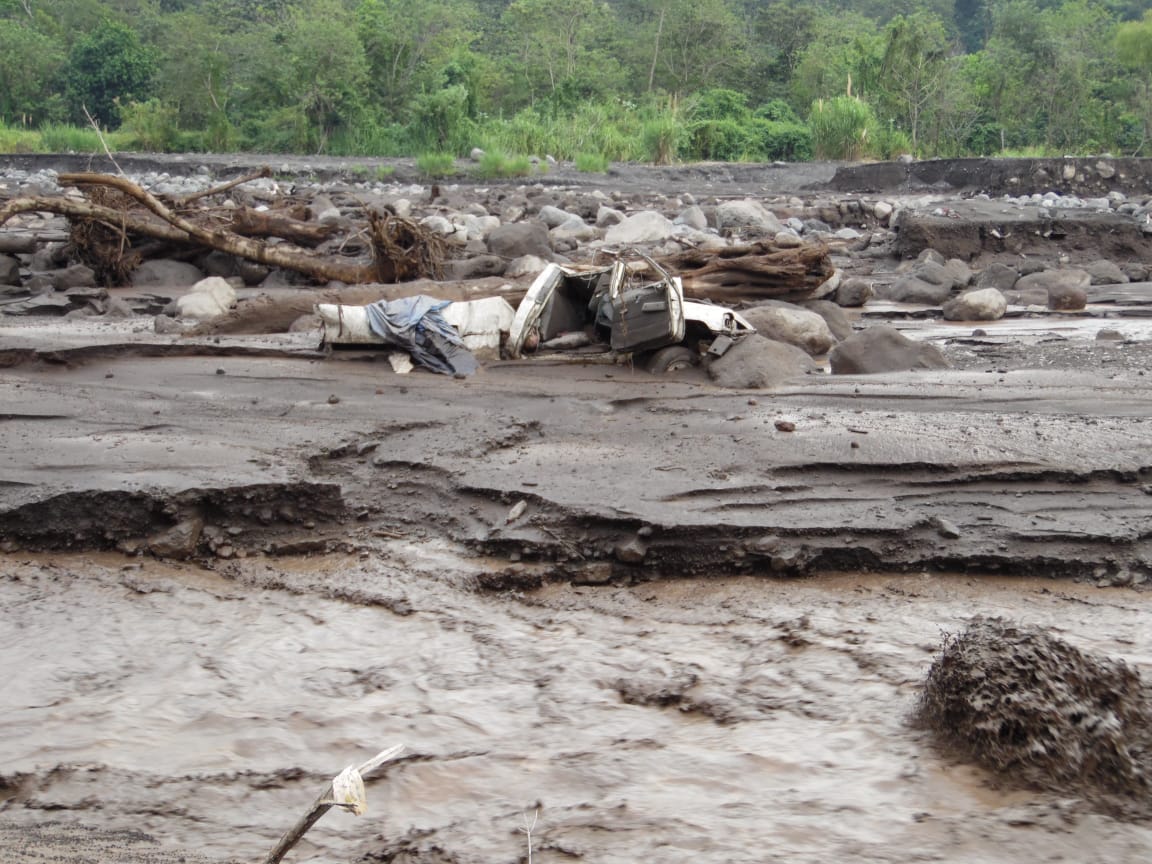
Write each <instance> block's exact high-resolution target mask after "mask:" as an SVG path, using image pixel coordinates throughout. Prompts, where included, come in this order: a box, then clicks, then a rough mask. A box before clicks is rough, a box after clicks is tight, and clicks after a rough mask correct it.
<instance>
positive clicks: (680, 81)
mask: <svg viewBox="0 0 1152 864" xmlns="http://www.w3.org/2000/svg"><path fill="white" fill-rule="evenodd" d="M653 2H654V11H655V12H656V15H655V30H654V32H653V33H652V34H651V36H650V37H649V38H648V39H646V40H643V41H644V44H645V45H646V46H650V47H651V51H652V63H651V66H650V68H649V75H648V82H649V85H650V86H649V89H651V85H653V84H654V85H655V86H656V87H657V88H659V89H662V90H664V91H666V92H669V93H673V94H676V95H684V94H687V93H692V92H695V91H697V90H702V89H705V88H708V87H719V86H722V85H724V84H725V83H728V79H729V78H730V77H735V74H736V73H737V71H738V70H741V69H744V68H746V65H747V62H748V53H747V40H746V31H745V29H744V26H743V24H742V22H741V21H740V19H739V18H738V17H737V16H736V14H735V13H734V12H733V10H732V8H731V7H730V6H729V5H728V3H727V2H726V0H653ZM717 46H723V47H722V48H721V49H720V50H717Z"/></svg>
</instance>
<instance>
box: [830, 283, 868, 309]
mask: <svg viewBox="0 0 1152 864" xmlns="http://www.w3.org/2000/svg"><path fill="white" fill-rule="evenodd" d="M875 294H876V290H875V289H874V288H873V287H872V282H871V280H869V279H862V278H861V277H859V276H853V277H852V278H851V279H845V280H843V281H842V282H841V283H840V285H839V287H838V288H837V289H836V294H835V297H836V303H837V304H839V305H840V306H845V307H848V308H855V307H858V306H863V305H864V304H865V303H867V302H868V301H869V300H871V299H872V297H873V296H874V295H875Z"/></svg>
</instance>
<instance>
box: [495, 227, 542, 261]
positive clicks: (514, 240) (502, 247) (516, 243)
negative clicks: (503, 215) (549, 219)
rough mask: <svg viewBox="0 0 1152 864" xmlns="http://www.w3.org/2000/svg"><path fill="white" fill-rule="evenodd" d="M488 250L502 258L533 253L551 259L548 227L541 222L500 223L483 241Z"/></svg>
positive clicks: (518, 256)
mask: <svg viewBox="0 0 1152 864" xmlns="http://www.w3.org/2000/svg"><path fill="white" fill-rule="evenodd" d="M485 242H487V244H488V251H489V252H491V253H492V254H493V255H499V256H501V257H502V258H508V259H512V258H520V257H521V256H524V255H535V256H536V257H538V258H544V259H547V260H551V259H552V245H551V243H549V241H548V229H547V228H545V227H544V225H543V223H541V222H517V223H515V224H513V225H501V226H500V227H499V228H497V229H496V230H494V231H493V232H492V233H491V234H489V235H488V238H487V240H486V241H485Z"/></svg>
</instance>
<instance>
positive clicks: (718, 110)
mask: <svg viewBox="0 0 1152 864" xmlns="http://www.w3.org/2000/svg"><path fill="white" fill-rule="evenodd" d="M749 114H750V112H749V111H748V95H747V94H746V93H740V92H738V91H736V90H724V89H721V88H715V89H713V90H705V91H704V92H703V93H700V94H698V95H697V96H696V99H695V104H694V105H693V107H692V116H693V117H694V118H695V119H697V120H732V121H735V122H736V123H743V122H744V121H745V120H747V119H748V117H749Z"/></svg>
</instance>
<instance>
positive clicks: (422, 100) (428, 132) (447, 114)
mask: <svg viewBox="0 0 1152 864" xmlns="http://www.w3.org/2000/svg"><path fill="white" fill-rule="evenodd" d="M409 128H410V129H412V130H414V131H413V134H412V140H411V142H410V143H411V144H415V145H417V146H418V147H433V148H435V149H436V150H438V151H440V152H445V151H450V152H452V153H462V152H464V151H465V149H466V148H467V147H468V146H469V140H470V139H472V138H474V135H475V124H474V123H473V122H472V120H471V119H470V118H469V117H468V90H467V88H465V87H464V85H463V84H453V85H452V86H450V87H444V88H443V89H440V90H433V91H432V92H430V93H422V94H420V95H419V96H417V97H416V98H415V99H414V100H413V102H412V122H411V124H410V126H409Z"/></svg>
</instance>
